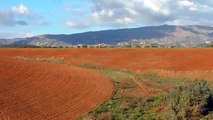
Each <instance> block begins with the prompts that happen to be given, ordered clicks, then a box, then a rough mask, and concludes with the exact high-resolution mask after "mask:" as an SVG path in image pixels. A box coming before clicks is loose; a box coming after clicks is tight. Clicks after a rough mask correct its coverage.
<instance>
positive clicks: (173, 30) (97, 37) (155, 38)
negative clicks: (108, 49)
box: [0, 25, 213, 47]
mask: <svg viewBox="0 0 213 120" xmlns="http://www.w3.org/2000/svg"><path fill="white" fill-rule="evenodd" d="M132 41H135V42H138V43H140V42H141V41H142V42H146V44H147V45H149V44H156V43H159V44H161V45H181V46H182V47H187V46H193V45H195V46H201V47H202V46H203V44H204V45H205V44H206V43H208V44H211V43H212V42H213V28H212V27H208V26H199V25H192V26H174V25H161V26H147V27H139V28H129V29H114V30H103V31H91V32H85V33H76V34H68V35H66V34H59V35H51V34H49V35H38V36H33V37H28V38H14V39H0V45H10V46H21V45H34V46H71V45H78V44H84V45H96V44H109V45H118V44H119V43H120V44H125V43H129V44H130V45H131V44H132Z"/></svg>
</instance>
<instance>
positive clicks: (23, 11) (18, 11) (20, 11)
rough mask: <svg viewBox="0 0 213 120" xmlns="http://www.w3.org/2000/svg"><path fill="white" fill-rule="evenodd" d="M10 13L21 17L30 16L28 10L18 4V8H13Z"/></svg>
mask: <svg viewBox="0 0 213 120" xmlns="http://www.w3.org/2000/svg"><path fill="white" fill-rule="evenodd" d="M12 11H13V12H14V13H16V14H21V15H29V14H31V12H30V10H29V9H28V8H27V7H26V6H24V5H23V4H20V5H19V6H18V7H16V6H13V7H12Z"/></svg>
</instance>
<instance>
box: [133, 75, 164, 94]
mask: <svg viewBox="0 0 213 120" xmlns="http://www.w3.org/2000/svg"><path fill="white" fill-rule="evenodd" d="M130 78H131V79H132V81H133V82H134V83H135V84H136V85H138V86H139V88H140V90H141V92H142V93H143V96H144V97H150V96H153V95H155V94H156V93H158V92H162V91H163V90H161V89H157V88H152V87H148V86H146V85H144V84H143V83H142V82H139V81H138V80H137V78H136V77H135V76H134V75H133V76H131V77H130Z"/></svg>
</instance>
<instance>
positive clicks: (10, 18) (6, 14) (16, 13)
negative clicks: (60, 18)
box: [0, 4, 49, 27]
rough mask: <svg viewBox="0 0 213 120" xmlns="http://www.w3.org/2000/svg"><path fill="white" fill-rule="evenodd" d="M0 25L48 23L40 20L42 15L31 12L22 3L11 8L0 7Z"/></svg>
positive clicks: (39, 24)
mask: <svg viewBox="0 0 213 120" xmlns="http://www.w3.org/2000/svg"><path fill="white" fill-rule="evenodd" d="M0 18H1V19H0V26H4V27H13V26H16V25H20V26H27V25H34V26H45V25H48V24H49V23H48V22H46V21H43V20H42V17H41V16H39V15H37V14H36V13H33V12H32V11H31V10H30V9H29V8H27V7H26V6H25V5H24V4H20V5H19V6H13V7H12V8H11V9H4V8H0Z"/></svg>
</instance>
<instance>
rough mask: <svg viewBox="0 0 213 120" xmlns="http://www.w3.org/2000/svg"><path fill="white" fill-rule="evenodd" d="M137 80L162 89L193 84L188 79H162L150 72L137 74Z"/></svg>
mask: <svg viewBox="0 0 213 120" xmlns="http://www.w3.org/2000/svg"><path fill="white" fill-rule="evenodd" d="M136 78H137V79H138V80H140V81H141V82H147V83H148V84H150V85H152V86H153V87H155V88H162V87H164V86H174V87H177V86H182V85H186V84H190V83H191V80H190V79H187V78H171V77H160V76H159V75H158V74H157V73H150V72H149V73H143V74H137V75H136Z"/></svg>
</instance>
